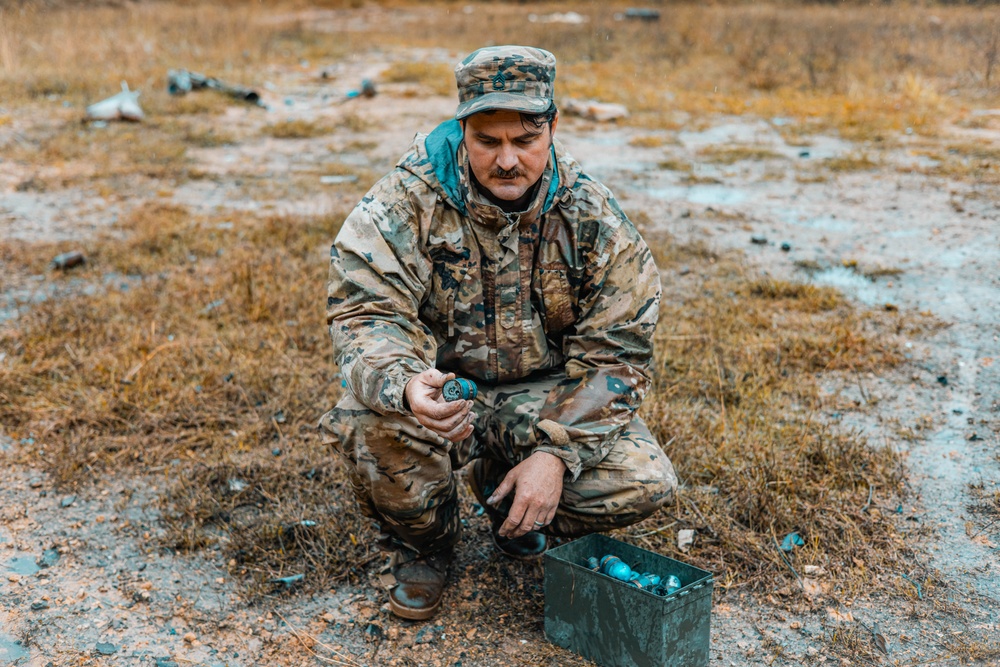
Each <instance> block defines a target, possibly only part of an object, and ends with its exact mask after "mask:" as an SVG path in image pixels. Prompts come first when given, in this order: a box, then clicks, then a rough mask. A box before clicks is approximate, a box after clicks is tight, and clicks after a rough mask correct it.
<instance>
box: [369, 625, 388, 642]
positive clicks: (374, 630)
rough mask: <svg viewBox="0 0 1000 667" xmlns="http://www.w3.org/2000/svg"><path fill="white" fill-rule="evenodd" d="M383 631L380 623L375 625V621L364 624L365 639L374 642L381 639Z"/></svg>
mask: <svg viewBox="0 0 1000 667" xmlns="http://www.w3.org/2000/svg"><path fill="white" fill-rule="evenodd" d="M384 635H385V633H384V632H383V631H382V626H381V625H376V624H375V623H369V624H368V625H366V626H365V641H370V642H375V641H379V640H380V639H382V637H383V636H384Z"/></svg>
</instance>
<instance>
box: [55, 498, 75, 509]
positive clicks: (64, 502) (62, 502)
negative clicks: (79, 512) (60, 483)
mask: <svg viewBox="0 0 1000 667" xmlns="http://www.w3.org/2000/svg"><path fill="white" fill-rule="evenodd" d="M75 502H76V496H64V497H63V499H62V500H60V501H59V506H60V507H69V506H70V505H72V504H73V503H75Z"/></svg>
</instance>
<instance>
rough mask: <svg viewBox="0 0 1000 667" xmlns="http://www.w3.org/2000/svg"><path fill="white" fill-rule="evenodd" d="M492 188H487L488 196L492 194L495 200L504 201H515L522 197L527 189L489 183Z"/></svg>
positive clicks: (518, 186)
mask: <svg viewBox="0 0 1000 667" xmlns="http://www.w3.org/2000/svg"><path fill="white" fill-rule="evenodd" d="M490 185H491V186H492V187H490V188H489V191H490V194H492V195H493V196H494V197H496V198H497V199H502V200H504V201H517V200H518V199H520V198H521V197H523V196H524V193H525V192H526V191H527V188H524V187H521V186H520V185H509V184H505V183H491V184H490Z"/></svg>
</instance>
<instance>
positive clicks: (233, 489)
mask: <svg viewBox="0 0 1000 667" xmlns="http://www.w3.org/2000/svg"><path fill="white" fill-rule="evenodd" d="M245 488H247V483H246V482H244V481H243V480H242V479H237V478H235V477H234V478H232V479H230V480H229V491H230V493H239V492H240V491H243V490H244V489H245Z"/></svg>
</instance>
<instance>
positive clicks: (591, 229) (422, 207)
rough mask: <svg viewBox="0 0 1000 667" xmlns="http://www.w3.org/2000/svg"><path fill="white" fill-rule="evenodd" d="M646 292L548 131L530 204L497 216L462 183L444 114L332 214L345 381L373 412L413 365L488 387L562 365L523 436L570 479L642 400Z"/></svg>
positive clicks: (609, 208)
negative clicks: (529, 434) (338, 220)
mask: <svg viewBox="0 0 1000 667" xmlns="http://www.w3.org/2000/svg"><path fill="white" fill-rule="evenodd" d="M659 300H660V281H659V276H658V273H657V270H656V266H655V264H654V263H653V259H652V256H651V255H650V252H649V249H648V248H647V247H646V244H645V242H644V241H643V240H642V238H641V237H640V235H639V233H638V232H637V231H636V229H635V227H634V226H633V225H632V223H631V222H630V221H629V219H628V218H627V217H626V215H625V214H624V213H623V212H622V210H621V209H620V208H619V206H618V203H617V202H616V201H615V199H614V197H613V196H612V194H611V192H610V191H609V190H608V189H607V188H606V187H604V186H603V185H601V184H600V183H598V182H596V181H594V180H593V179H591V178H589V177H588V176H587V175H586V174H584V173H583V172H582V170H581V168H580V166H579V164H578V163H577V162H576V161H575V160H574V159H573V158H572V157H570V156H569V155H568V154H567V153H566V152H565V151H564V150H563V148H562V146H561V145H560V144H559V142H558V141H556V142H554V144H553V148H552V150H551V157H550V159H549V166H548V168H547V169H546V171H545V174H544V175H543V176H542V182H541V184H540V187H539V189H538V194H537V196H536V198H535V201H534V203H533V204H532V205H531V206H530V207H529V209H528V210H527V211H525V212H522V213H514V214H506V213H504V212H503V211H501V210H500V209H499V208H498V207H496V206H494V205H493V204H491V203H490V202H489V201H488V200H487V199H485V198H484V197H482V195H480V194H479V193H478V191H477V190H476V189H475V188H474V187H470V186H469V178H468V161H467V157H466V154H465V148H464V144H463V143H462V133H461V127H460V126H459V124H458V122H456V121H447V122H445V123H443V124H442V125H440V126H439V127H438V128H437V129H435V130H434V131H433V132H432V133H431V134H430V135H426V136H425V135H417V137H416V139H415V140H414V143H413V145H412V146H411V148H410V150H409V151H408V152H407V153H406V154H405V155H404V156H403V157H402V159H401V160H400V161H399V163H398V164H397V166H396V168H395V169H394V170H393V171H392V172H390V173H389V174H388V175H386V176H385V177H384V178H382V179H381V180H380V181H379V182H378V183H376V184H375V186H374V187H373V188H372V189H371V190H370V191H369V192H368V194H367V195H365V197H364V198H363V199H362V201H361V203H360V204H358V206H357V207H356V208H355V209H354V211H353V212H352V213H351V214H350V216H349V217H348V218H347V220H346V221H345V222H344V225H343V227H342V228H341V231H340V233H339V234H338V235H337V238H336V241H335V242H334V245H333V248H332V249H331V263H330V282H329V293H328V300H327V321H328V323H329V325H330V334H331V337H332V339H333V347H334V352H335V355H336V359H337V362H338V363H339V364H340V367H341V371H342V372H343V375H344V379H345V382H346V384H347V387H348V389H349V390H350V391H351V392H352V393H353V394H354V395H355V396H356V397H357V399H358V400H359V401H360V402H361V403H363V404H364V405H366V406H368V407H369V408H371V409H372V410H375V411H377V412H379V413H381V414H387V413H390V412H400V413H404V414H407V413H408V410H407V408H406V406H405V405H404V401H403V389H404V387H405V386H406V383H407V381H409V379H410V378H411V377H413V376H414V375H416V374H417V373H420V372H421V371H423V370H426V369H427V368H429V367H436V368H438V369H440V370H442V371H443V372H451V371H454V372H455V373H457V374H458V375H459V376H460V377H469V378H472V379H474V380H475V381H477V382H487V383H491V384H502V383H504V382H510V381H516V380H519V379H521V378H524V377H527V376H529V375H531V374H532V373H536V372H540V371H546V370H551V371H555V370H560V371H564V372H565V379H564V380H563V381H562V382H561V383H560V384H559V385H557V386H556V388H554V389H553V390H552V391H551V393H550V395H549V397H548V400H547V401H546V403H545V406H544V407H543V409H542V411H541V413H540V415H539V422H538V426H537V427H536V432H535V437H536V442H534V443H528V445H529V446H533V447H534V448H535V449H536V450H542V451H548V452H550V453H552V454H555V455H556V456H559V457H560V458H562V459H563V461H564V462H565V463H566V465H567V468H568V469H569V471H570V473H571V474H572V476H573V478H574V479H575V478H576V476H577V475H579V473H580V471H581V470H582V469H585V468H589V467H591V466H593V465H596V464H597V463H598V462H599V461H600V460H601V459H603V458H604V456H605V454H606V453H607V451H608V450H609V449H610V447H611V445H612V444H614V441H615V440H616V439H617V437H618V436H619V434H620V433H621V432H622V430H624V428H625V427H626V425H627V424H628V422H629V421H630V420H631V419H632V416H633V413H634V412H635V410H636V409H637V408H638V407H639V404H640V403H641V402H642V399H643V397H644V395H645V393H646V390H647V388H648V386H649V370H650V363H651V359H652V337H653V330H654V328H655V326H656V319H657V314H658V308H659Z"/></svg>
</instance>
